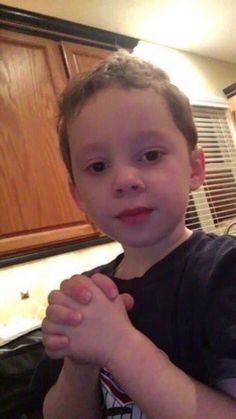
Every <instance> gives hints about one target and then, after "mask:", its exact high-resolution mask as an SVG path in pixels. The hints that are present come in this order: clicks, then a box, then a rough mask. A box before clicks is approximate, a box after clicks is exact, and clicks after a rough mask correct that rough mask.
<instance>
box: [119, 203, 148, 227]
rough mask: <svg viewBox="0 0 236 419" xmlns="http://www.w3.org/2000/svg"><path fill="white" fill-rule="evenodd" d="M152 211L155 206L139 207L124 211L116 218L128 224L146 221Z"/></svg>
mask: <svg viewBox="0 0 236 419" xmlns="http://www.w3.org/2000/svg"><path fill="white" fill-rule="evenodd" d="M152 212H153V208H147V207H137V208H132V209H128V210H125V211H122V212H121V213H120V214H118V215H117V216H116V218H118V219H119V220H120V221H123V222H124V223H126V224H138V223H141V222H143V221H145V220H146V218H147V217H148V215H150V214H151V213H152Z"/></svg>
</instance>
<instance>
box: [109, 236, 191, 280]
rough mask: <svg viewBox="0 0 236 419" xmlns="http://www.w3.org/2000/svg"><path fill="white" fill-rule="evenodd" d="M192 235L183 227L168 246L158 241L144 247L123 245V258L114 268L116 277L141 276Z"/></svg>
mask: <svg viewBox="0 0 236 419" xmlns="http://www.w3.org/2000/svg"><path fill="white" fill-rule="evenodd" d="M191 235H192V231H191V230H189V229H187V228H186V229H185V231H184V232H183V234H182V235H180V236H178V237H176V240H175V241H173V242H172V243H171V244H170V245H169V246H167V245H166V241H165V245H163V244H162V243H158V244H157V245H155V246H151V247H145V248H134V247H125V246H124V247H123V248H124V258H123V259H122V261H121V263H120V264H119V265H118V267H117V269H116V277H118V278H120V279H131V278H136V277H137V278H138V277H142V276H143V275H144V274H145V272H147V271H148V269H150V268H151V267H152V266H153V265H154V264H155V263H157V262H159V261H161V260H162V259H164V258H165V257H166V256H167V255H168V254H170V253H171V252H172V251H173V250H175V249H176V248H177V247H178V246H180V245H181V244H182V243H183V242H185V241H186V240H187V239H188V238H189V237H190V236H191Z"/></svg>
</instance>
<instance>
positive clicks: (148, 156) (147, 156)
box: [142, 150, 162, 161]
mask: <svg viewBox="0 0 236 419" xmlns="http://www.w3.org/2000/svg"><path fill="white" fill-rule="evenodd" d="M161 155H162V154H161V152H160V151H159V150H150V151H147V152H146V153H144V155H143V158H142V160H143V161H155V160H159V159H160V157H161Z"/></svg>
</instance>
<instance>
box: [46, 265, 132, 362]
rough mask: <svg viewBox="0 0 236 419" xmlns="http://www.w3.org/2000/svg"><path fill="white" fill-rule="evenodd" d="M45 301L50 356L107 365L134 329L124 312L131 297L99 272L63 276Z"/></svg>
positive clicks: (128, 305)
mask: <svg viewBox="0 0 236 419" xmlns="http://www.w3.org/2000/svg"><path fill="white" fill-rule="evenodd" d="M48 303H49V304H48V307H47V310H46V317H45V319H44V320H43V323H42V332H43V343H44V346H45V350H46V353H47V354H48V356H49V357H51V358H64V357H69V358H70V359H71V360H73V361H75V362H78V363H83V364H84V363H89V364H96V365H100V366H106V365H107V364H108V363H109V360H110V358H111V357H112V354H113V352H114V351H115V350H117V348H118V346H119V345H120V344H123V343H124V344H125V341H126V339H127V338H128V337H129V336H130V334H132V332H133V331H135V330H136V329H134V327H133V326H132V324H131V322H130V320H129V318H128V315H127V311H128V310H130V309H131V308H132V307H133V304H134V300H133V298H132V297H131V295H129V294H122V295H119V292H118V289H117V287H116V285H115V284H114V283H113V281H112V280H111V279H110V278H109V277H107V276H105V275H103V274H100V273H97V274H94V275H93V276H91V277H90V278H88V277H86V276H84V275H74V276H72V277H71V278H70V279H66V280H65V281H63V282H62V283H61V286H60V289H59V290H54V291H52V292H51V293H50V294H49V296H48Z"/></svg>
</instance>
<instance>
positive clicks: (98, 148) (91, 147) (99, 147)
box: [78, 129, 169, 156]
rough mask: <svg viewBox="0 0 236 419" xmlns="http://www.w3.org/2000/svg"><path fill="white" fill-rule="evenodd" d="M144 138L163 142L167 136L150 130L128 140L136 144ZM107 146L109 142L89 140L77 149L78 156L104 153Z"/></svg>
mask: <svg viewBox="0 0 236 419" xmlns="http://www.w3.org/2000/svg"><path fill="white" fill-rule="evenodd" d="M144 137H145V138H146V140H152V139H153V138H155V139H160V140H165V139H167V138H168V137H169V134H168V133H167V132H164V131H159V130H157V129H151V130H143V131H136V132H134V133H132V134H131V135H130V136H129V139H130V140H133V141H134V142H137V141H138V142H139V141H142V139H143V138H144ZM107 144H109V142H107V141H102V140H101V141H99V143H98V142H93V141H92V140H91V142H89V143H87V144H82V145H81V147H79V150H78V156H79V155H80V153H81V152H82V153H83V155H86V154H90V153H94V152H95V153H96V152H103V151H104V152H105V151H107Z"/></svg>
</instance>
